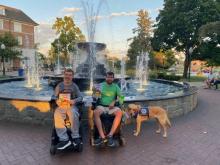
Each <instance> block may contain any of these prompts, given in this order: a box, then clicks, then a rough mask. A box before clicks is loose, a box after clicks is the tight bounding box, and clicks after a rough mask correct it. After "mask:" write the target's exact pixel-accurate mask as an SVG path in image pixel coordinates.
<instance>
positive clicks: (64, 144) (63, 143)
mask: <svg viewBox="0 0 220 165" xmlns="http://www.w3.org/2000/svg"><path fill="white" fill-rule="evenodd" d="M70 145H71V142H70V141H69V140H68V141H61V142H60V143H58V144H57V149H58V150H64V149H65V148H67V147H69V146H70Z"/></svg>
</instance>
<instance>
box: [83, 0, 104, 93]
mask: <svg viewBox="0 0 220 165" xmlns="http://www.w3.org/2000/svg"><path fill="white" fill-rule="evenodd" d="M104 2H105V0H99V2H98V5H97V8H96V6H95V4H94V1H93V0H81V4H82V7H83V11H84V16H85V22H86V30H87V37H88V41H89V42H90V46H89V49H90V51H89V52H90V54H89V58H88V60H89V61H88V62H89V66H90V87H89V89H90V91H92V87H93V77H94V71H95V66H96V63H97V61H96V57H95V54H96V49H95V45H94V42H95V33H96V25H97V20H98V16H99V12H100V9H101V6H102V5H103V3H104Z"/></svg>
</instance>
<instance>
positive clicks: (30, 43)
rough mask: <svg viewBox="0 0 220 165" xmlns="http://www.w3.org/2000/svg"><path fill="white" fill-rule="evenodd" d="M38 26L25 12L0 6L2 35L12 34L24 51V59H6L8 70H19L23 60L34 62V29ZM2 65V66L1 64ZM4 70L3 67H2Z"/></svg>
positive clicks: (0, 29) (0, 32)
mask: <svg viewBox="0 0 220 165" xmlns="http://www.w3.org/2000/svg"><path fill="white" fill-rule="evenodd" d="M37 25H38V24H37V23H36V22H34V21H33V20H32V19H31V18H30V17H29V16H27V15H26V14H25V13H24V12H23V11H21V10H19V9H15V8H12V7H8V6H4V5H0V35H1V34H4V33H5V32H11V33H12V34H13V36H14V37H15V38H17V40H18V42H19V48H20V49H21V50H22V57H21V58H20V59H19V58H16V59H13V60H8V59H6V61H5V63H6V70H17V69H18V68H20V67H21V65H22V62H24V61H22V59H23V58H25V57H27V58H26V59H30V60H33V58H34V53H35V50H34V47H35V42H34V31H35V30H34V29H35V26H37ZM1 65H2V64H1ZM0 69H2V66H1V67H0Z"/></svg>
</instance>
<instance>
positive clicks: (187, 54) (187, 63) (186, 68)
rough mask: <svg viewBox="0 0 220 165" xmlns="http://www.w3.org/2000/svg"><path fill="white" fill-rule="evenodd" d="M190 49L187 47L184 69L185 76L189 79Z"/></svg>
mask: <svg viewBox="0 0 220 165" xmlns="http://www.w3.org/2000/svg"><path fill="white" fill-rule="evenodd" d="M189 60H190V59H189V49H186V51H185V61H184V70H183V78H184V79H187V77H188V76H187V75H188V70H189V63H190V61H189Z"/></svg>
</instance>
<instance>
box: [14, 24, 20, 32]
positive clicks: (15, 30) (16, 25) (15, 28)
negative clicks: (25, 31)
mask: <svg viewBox="0 0 220 165" xmlns="http://www.w3.org/2000/svg"><path fill="white" fill-rule="evenodd" d="M14 32H21V23H18V22H14Z"/></svg>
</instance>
